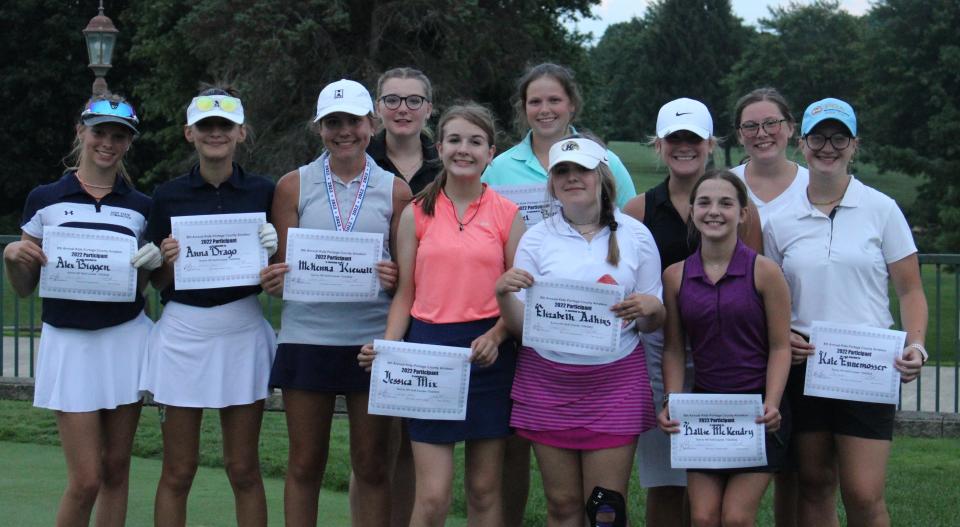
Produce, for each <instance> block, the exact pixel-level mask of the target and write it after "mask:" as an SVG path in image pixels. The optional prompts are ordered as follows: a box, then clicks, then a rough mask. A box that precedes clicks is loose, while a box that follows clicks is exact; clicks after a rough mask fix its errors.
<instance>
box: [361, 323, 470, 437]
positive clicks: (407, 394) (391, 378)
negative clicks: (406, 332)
mask: <svg viewBox="0 0 960 527" xmlns="http://www.w3.org/2000/svg"><path fill="white" fill-rule="evenodd" d="M373 349H374V351H376V358H374V360H373V368H372V369H371V370H370V398H369V400H368V403H367V411H368V412H369V413H371V414H376V415H393V416H398V417H413V418H417V419H442V420H448V421H463V420H464V419H466V417H467V392H468V390H469V389H470V363H469V362H468V359H469V357H470V348H453V347H450V346H435V345H431V344H413V343H410V342H396V341H392V340H375V341H374V342H373Z"/></svg>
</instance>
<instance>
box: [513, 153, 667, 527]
mask: <svg viewBox="0 0 960 527" xmlns="http://www.w3.org/2000/svg"><path fill="white" fill-rule="evenodd" d="M607 163H608V158H607V154H606V148H605V147H604V146H603V145H601V144H600V143H599V142H597V141H594V140H592V139H590V138H586V137H581V136H571V137H570V138H567V139H563V140H561V141H559V142H557V143H556V144H554V146H553V148H551V149H550V165H549V166H550V181H549V183H548V185H549V186H548V192H549V193H550V196H551V197H553V198H555V199H557V200H558V201H559V203H560V210H559V211H558V212H556V213H555V214H553V215H552V216H550V217H549V218H547V219H546V220H544V221H543V222H541V223H538V224H537V225H535V226H533V227H532V228H531V229H530V230H529V231H528V232H527V233H526V234H525V235H524V236H523V239H522V240H521V241H520V247H519V248H518V249H517V258H516V260H515V262H514V265H515V267H514V268H512V269H510V270H509V271H507V272H506V273H504V274H503V276H501V277H500V279H499V280H498V281H497V287H496V292H497V302H498V304H499V305H500V309H501V312H502V314H503V318H504V321H505V322H506V323H507V327H508V328H509V329H510V332H511V333H512V334H513V335H514V336H515V337H516V338H518V339H519V338H520V337H522V335H521V333H522V331H523V322H524V305H523V298H524V297H523V296H522V295H523V291H522V290H523V289H527V288H529V287H531V286H532V285H534V283H535V282H536V281H537V280H546V279H567V280H580V281H585V282H594V283H595V282H601V283H606V284H620V285H622V286H623V287H624V290H625V295H626V296H625V299H624V300H623V301H622V302H618V303H616V304H614V305H612V306H610V310H611V311H613V312H614V313H615V314H616V316H617V317H618V318H619V319H620V320H621V321H622V322H623V323H622V324H620V323H619V322H618V326H620V344H619V348H618V349H616V350H613V351H611V352H610V353H605V354H604V355H603V356H588V355H579V354H573V353H568V352H565V351H562V350H556V349H549V346H537V348H536V349H534V348H531V347H527V346H524V347H522V348H521V349H520V354H519V358H518V361H517V375H516V379H515V381H514V384H513V390H512V393H511V396H512V398H513V400H514V406H513V412H512V414H511V417H510V424H511V426H513V427H514V428H515V430H516V433H517V435H519V436H520V437H523V438H524V439H527V440H529V441H531V442H532V443H533V450H534V452H535V453H536V456H537V461H538V463H539V466H540V472H541V473H542V474H543V487H544V492H545V494H546V501H547V525H550V526H561V525H583V523H584V518H585V515H584V512H587V514H588V515H589V516H590V525H601V523H598V522H601V521H603V522H606V523H602V524H603V525H624V526H625V525H627V521H626V520H627V518H626V509H625V507H624V506H623V503H624V502H625V500H626V496H627V483H628V481H629V478H630V472H631V470H632V467H633V455H634V452H635V451H636V444H637V436H638V435H639V434H640V433H641V432H643V431H645V430H649V429H652V428H653V427H654V420H655V415H654V413H655V412H654V408H653V401H652V398H651V392H650V383H649V381H648V379H647V371H646V361H645V359H644V352H643V345H642V344H641V342H640V337H639V333H640V332H650V331H653V330H656V329H657V328H659V327H660V325H661V324H662V323H663V319H664V309H663V304H662V303H661V301H660V295H661V286H660V261H659V258H658V257H657V248H656V245H655V244H654V241H653V237H652V236H651V235H650V231H649V230H648V229H647V228H646V227H644V226H643V225H642V224H641V223H640V222H638V221H636V220H635V219H633V218H630V217H628V216H626V215H624V214H622V213H621V212H620V211H619V210H618V209H617V208H616V205H615V202H616V184H615V182H614V179H613V175H612V173H611V172H610V168H609V166H608V165H607ZM595 487H602V488H603V489H605V490H603V495H616V494H619V496H620V497H621V499H620V500H614V501H613V503H610V502H607V501H606V500H603V501H604V505H605V506H606V507H607V510H606V511H602V509H601V508H600V507H599V506H598V507H597V509H596V510H590V509H587V510H586V511H585V506H584V503H585V502H587V500H588V499H590V498H591V497H592V496H591V495H592V494H593V493H594V488H595ZM611 491H612V492H611ZM617 502H619V503H617ZM618 509H619V510H618ZM601 511H602V512H603V513H601ZM610 515H612V516H613V517H612V518H611V517H609V516H610ZM604 516H607V517H606V518H604Z"/></svg>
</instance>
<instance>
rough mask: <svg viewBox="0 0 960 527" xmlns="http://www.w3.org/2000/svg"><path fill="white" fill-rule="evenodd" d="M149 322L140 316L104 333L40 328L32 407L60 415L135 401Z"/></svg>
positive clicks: (138, 394)
mask: <svg viewBox="0 0 960 527" xmlns="http://www.w3.org/2000/svg"><path fill="white" fill-rule="evenodd" d="M151 327H153V322H152V321H151V320H150V319H149V318H147V316H146V315H145V314H143V313H142V312H141V313H140V315H139V316H137V317H136V318H134V319H133V320H129V321H127V322H124V323H123V324H117V325H116V326H111V327H108V328H103V329H95V330H89V329H71V328H58V327H54V326H51V325H50V324H44V325H43V330H42V332H41V334H40V350H39V353H38V354H37V369H36V372H35V374H36V379H35V381H34V391H33V405H34V406H37V407H40V408H49V409H51V410H60V411H63V412H93V411H96V410H112V409H114V408H116V407H118V406H121V405H124V404H130V403H135V402H137V401H139V400H140V369H141V367H142V365H143V362H144V357H145V355H146V348H147V339H148V337H149V335H150V328H151Z"/></svg>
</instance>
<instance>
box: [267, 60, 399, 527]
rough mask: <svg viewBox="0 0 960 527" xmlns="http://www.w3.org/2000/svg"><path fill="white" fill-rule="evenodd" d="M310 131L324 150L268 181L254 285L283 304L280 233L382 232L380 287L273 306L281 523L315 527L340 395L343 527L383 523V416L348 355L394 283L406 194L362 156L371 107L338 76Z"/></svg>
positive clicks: (379, 328)
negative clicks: (269, 229)
mask: <svg viewBox="0 0 960 527" xmlns="http://www.w3.org/2000/svg"><path fill="white" fill-rule="evenodd" d="M311 128H312V130H313V131H314V132H315V133H317V134H318V135H319V136H320V139H321V141H322V142H323V146H324V151H323V153H322V154H321V155H320V157H318V158H317V159H315V160H314V161H312V162H310V163H308V164H307V165H304V166H302V167H300V168H298V169H297V170H294V171H292V172H290V173H288V174H287V175H285V176H283V178H281V179H280V182H279V183H278V184H277V194H276V196H275V198H274V202H273V203H274V204H273V210H272V216H271V217H272V218H273V221H274V222H275V223H276V225H277V228H278V229H279V234H280V250H279V251H278V253H277V256H276V258H274V263H272V264H271V265H269V266H268V267H267V268H265V269H264V270H263V272H262V273H261V284H262V285H263V288H264V290H265V291H266V292H267V293H269V294H271V295H273V296H276V297H280V298H282V297H283V281H284V275H285V274H286V273H287V272H288V270H289V266H290V264H289V263H288V262H286V261H285V259H286V247H287V233H288V230H289V229H290V228H293V227H299V228H302V229H320V230H326V231H354V232H364V233H380V234H382V235H383V247H382V249H381V252H380V261H379V262H378V263H377V267H376V271H377V276H378V278H379V280H380V285H381V289H380V291H379V292H378V293H377V296H376V298H375V299H373V300H368V301H358V302H303V301H293V300H284V301H283V315H282V321H281V327H280V335H279V342H280V345H279V347H278V349H277V358H276V361H275V362H274V364H273V372H272V373H271V376H270V385H271V386H273V387H279V388H281V390H282V391H283V403H284V408H285V410H286V418H287V431H288V433H289V435H290V454H289V456H290V457H289V460H288V463H287V479H286V483H285V486H284V513H285V515H286V521H287V524H288V525H316V524H317V515H318V511H317V506H318V500H319V497H320V485H321V483H322V482H323V475H324V471H325V470H326V465H327V455H328V452H329V446H330V427H331V423H332V421H333V412H334V405H335V402H336V397H337V394H343V395H344V396H345V398H346V403H347V413H348V415H349V418H350V464H351V468H352V470H353V495H354V499H353V500H351V507H350V514H351V520H352V522H351V523H352V524H353V525H377V526H379V525H389V521H390V502H391V500H390V478H389V475H390V471H389V465H388V464H387V462H386V460H387V459H388V458H389V455H388V446H389V439H390V430H391V427H392V424H393V419H392V418H390V417H385V416H379V415H370V414H368V413H367V396H368V393H369V391H370V374H369V373H366V372H364V371H363V369H361V368H360V367H359V366H358V365H357V354H358V353H359V352H360V346H362V345H363V343H365V342H370V341H371V340H373V339H374V338H379V337H380V336H382V335H383V331H384V328H385V327H386V323H387V310H388V308H389V306H390V293H392V291H393V290H394V288H395V286H396V283H397V266H396V264H395V263H393V261H392V259H393V257H394V255H396V254H397V253H396V239H397V238H396V233H397V223H398V222H399V220H400V211H401V210H402V209H403V206H404V205H406V203H407V202H409V201H410V188H409V187H408V186H407V184H406V183H405V182H404V181H403V180H402V179H400V178H398V177H394V175H393V174H391V173H390V172H387V171H386V170H384V169H383V168H381V167H380V166H379V165H377V163H376V162H374V160H373V159H372V158H371V157H370V156H369V155H368V154H367V153H366V150H367V147H368V145H369V143H370V138H371V137H372V136H373V131H374V113H373V101H372V100H371V98H370V92H368V91H367V89H366V88H365V87H364V86H363V85H361V84H360V83H358V82H355V81H352V80H346V79H341V80H339V81H336V82H332V83H330V84H328V85H327V86H325V87H324V88H323V89H322V90H321V91H320V95H319V97H318V98H317V113H316V115H315V117H314V118H313V122H312V125H311ZM341 215H342V216H341ZM336 218H340V221H337V219H336ZM325 523H328V522H321V524H325Z"/></svg>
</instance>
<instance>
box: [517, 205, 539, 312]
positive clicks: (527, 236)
mask: <svg viewBox="0 0 960 527" xmlns="http://www.w3.org/2000/svg"><path fill="white" fill-rule="evenodd" d="M541 225H543V224H542V223H540V224H537V225H535V226H533V227H532V228H531V229H530V230H528V231H527V232H525V233H523V237H521V238H520V243H519V244H517V254H516V255H515V256H514V257H513V266H514V267H516V268H518V269H523V270H524V271H526V272H528V273H530V274H532V275H533V278H534V280H536V279H537V278H539V277H540V276H541V275H540V268H539V266H538V265H537V260H538V259H539V258H538V257H537V254H538V253H539V252H540V245H541V244H542V243H543V236H544V233H545V232H544V231H545V229H544V228H542V227H541ZM514 294H515V295H516V297H517V300H519V301H520V303H521V304H524V303H526V302H525V301H526V298H527V293H526V292H525V291H520V292H518V293H514Z"/></svg>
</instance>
